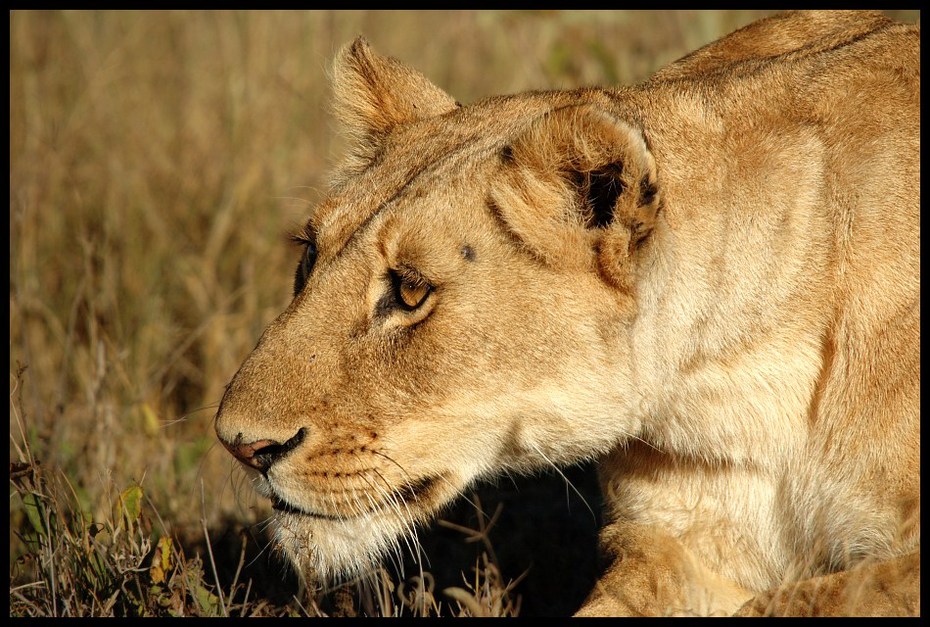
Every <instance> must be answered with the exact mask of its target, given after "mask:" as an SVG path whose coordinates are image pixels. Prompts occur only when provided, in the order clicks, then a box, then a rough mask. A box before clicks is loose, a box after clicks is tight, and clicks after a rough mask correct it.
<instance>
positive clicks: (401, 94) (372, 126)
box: [332, 37, 460, 142]
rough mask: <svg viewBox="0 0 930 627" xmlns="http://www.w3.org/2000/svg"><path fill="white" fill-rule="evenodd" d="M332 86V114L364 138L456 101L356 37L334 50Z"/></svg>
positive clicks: (439, 110)
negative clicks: (336, 52)
mask: <svg viewBox="0 0 930 627" xmlns="http://www.w3.org/2000/svg"><path fill="white" fill-rule="evenodd" d="M332 88H333V109H334V111H335V114H336V116H337V117H338V118H339V119H340V121H341V122H342V123H343V124H344V125H345V127H346V130H347V131H348V132H349V134H350V135H351V136H353V137H354V138H356V139H358V140H367V141H369V142H371V141H373V140H375V141H376V140H378V139H379V138H381V137H383V136H384V135H385V134H387V133H388V132H389V131H390V130H391V129H392V128H394V127H395V126H397V125H399V124H405V123H407V122H413V121H415V120H418V119H423V118H428V117H432V116H435V115H439V114H442V113H445V112H447V111H450V110H452V109H455V108H456V107H458V106H460V105H459V104H458V103H457V102H456V101H455V99H454V98H452V96H450V95H449V94H447V93H446V92H444V91H443V90H442V89H440V88H439V87H436V86H435V85H433V84H432V83H431V82H430V81H429V80H428V79H427V78H426V77H425V76H423V75H422V74H420V73H419V72H417V71H416V70H414V69H412V68H409V67H407V66H406V65H404V64H403V63H401V62H400V61H397V60H396V59H392V58H389V57H382V56H380V55H378V54H376V53H375V52H373V51H372V49H371V47H370V46H369V45H368V42H367V41H366V40H365V39H364V38H362V37H359V38H357V39H356V40H355V41H353V42H352V43H351V44H349V45H347V46H345V47H344V48H343V49H342V50H340V51H339V53H338V54H337V55H336V58H335V61H334V63H333V68H332Z"/></svg>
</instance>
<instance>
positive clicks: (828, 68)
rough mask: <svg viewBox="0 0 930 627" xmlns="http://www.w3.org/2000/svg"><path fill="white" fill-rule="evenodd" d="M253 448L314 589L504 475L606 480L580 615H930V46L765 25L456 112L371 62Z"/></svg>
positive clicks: (319, 211)
mask: <svg viewBox="0 0 930 627" xmlns="http://www.w3.org/2000/svg"><path fill="white" fill-rule="evenodd" d="M332 77H333V79H332V80H333V90H334V94H335V99H334V110H335V113H336V115H337V116H338V117H339V119H340V120H341V122H342V123H343V125H344V127H345V132H346V134H347V136H348V137H349V138H350V140H351V147H350V149H349V152H348V154H347V155H346V157H345V159H344V161H343V162H342V163H341V164H340V165H339V166H338V167H337V168H336V170H335V172H334V173H333V175H332V184H331V186H330V188H329V190H328V192H327V195H326V197H325V199H324V200H323V201H322V202H321V203H320V204H319V205H318V207H317V208H316V210H315V211H314V212H313V213H312V215H310V217H309V219H308V221H307V223H306V225H305V227H304V229H303V231H302V233H301V234H300V239H301V240H303V241H304V242H305V246H306V247H307V248H306V252H305V255H304V259H303V260H302V261H301V266H300V268H299V269H298V272H297V278H296V284H295V297H294V299H293V301H292V302H291V304H290V305H289V306H288V308H287V309H286V310H285V311H284V312H283V313H282V314H281V315H280V316H279V317H278V318H277V320H275V321H274V322H273V323H272V324H271V325H270V326H269V327H268V329H267V330H266V331H265V332H264V334H263V335H262V337H261V340H260V341H259V343H258V346H257V347H256V348H255V350H254V352H253V353H252V354H251V355H250V356H249V357H248V359H247V360H246V361H245V363H244V364H243V365H242V367H241V368H240V369H239V372H238V373H237V374H236V376H235V377H234V378H233V380H232V382H231V383H230V384H229V386H228V388H227V391H226V394H225V396H224V398H223V401H222V404H221V407H220V409H219V412H218V415H217V418H216V432H217V434H218V436H219V438H220V440H221V441H222V442H223V444H224V445H225V446H226V448H227V449H229V451H230V452H231V453H232V454H233V455H234V456H235V457H236V458H238V459H239V460H240V461H241V462H242V463H243V465H245V466H246V467H247V468H248V471H249V472H250V473H252V474H253V475H254V477H255V484H256V486H257V488H258V490H259V492H260V493H261V494H263V495H264V496H266V497H268V498H269V499H271V501H272V503H273V504H274V507H275V510H276V518H275V525H276V529H277V531H276V539H277V543H278V545H279V547H280V549H281V550H282V551H283V552H284V553H285V554H286V555H287V556H288V557H289V558H290V560H291V561H292V563H293V564H295V566H296V567H297V568H298V569H299V570H300V571H301V572H302V573H303V574H304V575H305V576H306V577H308V578H309V579H310V580H312V581H323V580H332V579H339V578H344V577H347V576H350V575H354V574H364V573H365V572H367V571H369V570H370V569H371V568H372V567H373V566H374V565H376V564H378V563H379V562H380V561H381V560H383V559H385V558H387V557H389V556H390V555H391V554H392V552H397V551H405V550H411V551H417V550H418V546H417V538H416V529H417V525H418V524H420V523H423V522H426V521H428V520H431V519H432V518H433V517H435V516H436V515H437V513H439V512H440V511H441V510H442V508H443V507H444V506H446V505H447V504H448V503H449V502H450V501H451V500H452V499H453V498H455V497H456V496H457V495H459V494H461V493H462V492H463V491H464V490H466V489H467V488H468V487H469V486H471V485H472V484H473V483H474V482H475V481H476V480H478V479H480V478H487V477H494V476H499V475H502V474H503V473H506V472H517V473H519V472H530V471H534V470H537V469H541V468H545V467H547V466H550V465H552V464H555V465H565V464H570V463H574V462H577V461H580V460H585V459H592V458H596V459H598V460H600V475H601V482H602V489H603V494H604V498H605V503H606V512H605V516H606V521H607V523H606V524H605V526H604V528H603V530H602V533H601V551H602V556H603V558H604V560H605V565H606V566H605V570H604V574H603V577H602V578H601V579H600V581H599V582H598V583H597V585H596V586H595V588H594V590H592V591H591V594H590V596H589V598H588V600H587V602H586V603H585V604H584V606H583V607H582V608H581V610H580V612H579V613H580V614H581V615H667V614H676V615H692V614H701V615H732V614H743V615H759V614H779V615H911V614H919V613H920V601H919V592H920V558H919V556H920V525H919V518H920V472H919V471H920V424H919V421H920V265H919V264H920V192H919V185H920V29H919V26H913V25H902V24H896V23H894V22H892V21H890V20H888V19H886V18H884V17H882V16H881V15H879V14H873V13H868V12H846V13H843V12H822V13H821V12H817V13H787V14H781V15H777V16H775V17H772V18H769V19H765V20H762V21H759V22H756V23H754V24H752V25H750V26H748V27H746V28H744V29H742V30H739V31H737V32H735V33H733V34H731V35H730V36H728V37H725V38H724V39H721V40H719V41H717V42H715V43H713V44H710V45H709V46H707V47H705V48H702V49H700V50H698V51H696V52H694V53H692V54H691V55H689V56H687V57H685V58H683V59H681V60H679V61H677V62H676V63H673V64H672V65H670V66H669V67H667V68H665V69H663V70H661V71H659V72H658V73H657V74H655V75H654V77H653V78H651V79H649V80H648V81H646V82H645V83H642V84H640V85H637V86H632V87H611V88H603V89H600V88H586V89H578V90H571V91H548V92H527V93H522V94H517V95H512V96H498V97H491V98H487V99H485V100H480V101H478V102H475V103H472V104H468V105H462V104H460V103H458V102H457V101H456V100H455V99H454V98H453V97H452V96H449V95H448V94H446V93H445V92H444V91H443V90H442V89H440V88H439V87H437V86H435V85H433V84H432V83H431V82H429V80H427V79H426V78H425V77H424V76H423V75H421V74H420V73H418V72H417V71H415V70H413V69H411V68H409V67H407V66H405V65H404V64H402V63H400V62H398V61H396V60H393V59H389V58H386V57H382V56H379V55H378V54H376V53H375V52H373V51H372V50H371V49H370V48H369V46H368V45H367V43H366V42H365V41H364V40H361V39H359V40H357V41H355V42H353V43H352V44H350V45H349V46H347V47H346V48H344V49H343V50H342V51H341V52H340V54H339V55H338V57H337V58H336V60H335V64H334V68H333V71H332Z"/></svg>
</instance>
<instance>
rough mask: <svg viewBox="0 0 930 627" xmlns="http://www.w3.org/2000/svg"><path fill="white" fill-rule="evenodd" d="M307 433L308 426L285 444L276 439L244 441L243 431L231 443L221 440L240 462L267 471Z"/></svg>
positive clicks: (301, 440)
mask: <svg viewBox="0 0 930 627" xmlns="http://www.w3.org/2000/svg"><path fill="white" fill-rule="evenodd" d="M306 435H307V429H306V427H302V428H301V429H300V430H298V431H297V433H296V434H294V437H292V438H290V439H289V440H287V441H286V442H284V443H283V444H282V443H280V442H278V441H276V440H256V441H254V442H249V443H243V442H242V434H241V433H240V434H239V435H238V436H236V439H235V440H234V441H233V442H231V443H230V442H226V441H225V440H221V442H223V446H225V447H226V450H228V451H229V452H230V453H232V454H233V457H235V458H236V459H238V460H239V461H240V462H242V463H243V464H245V465H246V466H249V467H250V468H256V469H258V470H260V471H262V472H266V471H267V470H268V469H269V468H271V465H272V464H274V463H275V462H276V461H278V460H279V459H281V458H282V457H284V456H285V455H286V454H287V453H288V452H290V451H291V450H292V449H294V448H296V447H297V446H299V445H300V443H301V442H303V440H304V437H306Z"/></svg>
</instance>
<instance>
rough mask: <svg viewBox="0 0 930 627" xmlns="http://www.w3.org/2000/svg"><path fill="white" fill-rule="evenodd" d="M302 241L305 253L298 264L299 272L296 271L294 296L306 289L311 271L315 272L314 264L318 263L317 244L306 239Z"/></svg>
mask: <svg viewBox="0 0 930 627" xmlns="http://www.w3.org/2000/svg"><path fill="white" fill-rule="evenodd" d="M300 243H301V244H302V245H303V247H304V254H303V255H302V256H301V258H300V263H299V264H297V272H295V273H294V296H297V295H298V294H300V292H301V291H302V290H303V289H304V285H306V283H307V279H308V278H310V273H311V272H313V266H314V264H316V255H317V251H316V245H315V244H314V243H313V242H311V241H306V240H301V241H300Z"/></svg>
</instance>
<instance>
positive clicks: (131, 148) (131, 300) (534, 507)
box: [10, 11, 919, 615]
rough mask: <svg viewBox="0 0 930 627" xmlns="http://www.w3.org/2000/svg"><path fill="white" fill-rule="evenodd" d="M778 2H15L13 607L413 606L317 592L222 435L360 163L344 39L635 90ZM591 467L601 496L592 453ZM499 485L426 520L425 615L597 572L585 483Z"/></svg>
mask: <svg viewBox="0 0 930 627" xmlns="http://www.w3.org/2000/svg"><path fill="white" fill-rule="evenodd" d="M767 13H768V12H765V11H708V12H697V11H682V12H668V11H636V12H633V11H610V12H592V11H370V12H369V11H309V12H189V11H166V12H71V11H68V12H44V11H42V12H39V11H13V12H12V13H11V14H10V458H11V459H10V461H11V466H10V481H11V483H10V547H11V548H10V581H11V584H10V591H11V592H10V594H11V614H31V615H51V614H59V615H62V614H64V615H67V614H70V615H91V614H95V615H100V614H192V613H193V614H224V613H231V614H239V613H244V614H310V615H314V614H317V613H319V612H320V611H327V612H329V613H339V612H343V613H345V612H348V613H351V612H353V611H366V612H372V613H397V612H406V613H410V612H412V611H413V609H411V608H410V606H405V605H404V603H403V596H404V595H405V594H408V593H409V591H410V590H411V589H412V588H411V587H410V585H409V584H408V586H407V587H406V588H397V589H395V590H393V591H392V590H391V588H390V584H385V586H386V587H384V588H382V589H380V590H379V591H375V592H371V591H368V592H364V591H363V592H362V593H360V594H358V593H355V592H352V593H351V594H349V593H348V592H346V591H345V590H344V591H342V593H339V592H337V593H336V594H335V595H329V597H330V598H329V599H328V600H327V598H325V595H324V597H320V596H317V595H312V594H310V595H308V594H305V593H304V592H303V591H302V590H300V588H299V586H298V584H297V582H296V580H295V578H294V577H293V576H290V575H288V574H287V573H286V569H285V568H284V567H283V566H282V564H281V563H280V562H279V558H278V557H277V556H276V555H275V554H274V553H273V551H272V550H271V549H270V548H269V547H268V546H267V545H268V538H267V537H266V536H265V535H264V533H265V525H264V524H263V521H265V520H266V519H267V517H268V515H269V513H270V509H269V507H268V504H267V503H265V502H263V501H262V500H261V499H257V498H256V497H255V496H254V495H253V494H251V491H250V489H249V487H248V485H243V483H245V482H244V481H243V476H242V474H241V473H239V472H238V470H237V469H235V468H234V463H233V461H232V459H231V457H230V456H229V455H228V454H227V453H226V452H225V451H224V450H222V447H219V446H218V445H217V443H216V441H215V437H214V434H213V429H212V418H213V414H214V411H215V409H216V406H217V403H218V401H219V399H220V396H221V394H222V391H223V386H224V385H225V384H226V382H227V381H228V380H229V379H230V377H231V376H232V374H233V373H234V372H235V371H236V369H237V367H238V366H239V364H240V362H241V361H242V360H243V359H244V357H245V356H246V355H247V354H248V352H249V351H250V350H251V349H252V347H253V346H254V344H255V342H256V340H257V339H258V337H259V335H260V333H261V331H262V329H263V328H264V326H265V325H266V324H267V323H268V322H270V321H271V320H272V319H273V318H274V317H275V316H276V315H277V314H278V313H279V312H280V311H281V310H282V309H283V308H284V307H285V306H286V304H287V302H288V300H289V298H290V294H291V280H292V276H293V268H294V266H295V264H296V263H297V254H298V251H297V250H296V249H294V248H293V247H291V246H289V245H288V244H287V243H286V236H287V234H288V232H289V231H290V230H292V229H293V228H294V227H295V226H297V225H298V224H299V223H300V222H301V220H302V219H303V217H304V216H305V215H306V213H307V211H308V207H309V206H311V205H312V204H313V203H314V202H315V200H316V199H317V198H319V195H320V190H321V189H324V188H325V185H326V178H325V177H326V171H327V165H328V164H329V163H330V162H331V161H332V160H333V159H334V158H335V157H337V156H338V154H339V150H340V140H339V137H338V134H337V133H336V129H335V125H334V123H333V121H332V118H331V117H330V115H329V114H328V112H327V99H328V95H329V90H328V84H327V81H326V70H327V66H328V64H329V62H330V59H331V58H332V55H333V53H334V52H335V51H336V50H337V49H338V48H339V47H340V46H341V45H343V44H345V43H347V42H348V41H350V40H351V39H353V38H354V37H355V36H357V35H359V34H363V35H365V36H366V37H367V38H368V39H369V40H370V42H371V43H372V45H373V46H374V48H375V49H376V50H377V51H379V52H382V53H384V54H389V55H391V56H395V57H397V58H399V59H401V60H403V61H405V62H407V63H409V64H410V65H412V66H414V67H416V68H418V69H419V70H421V71H422V72H423V73H424V74H426V75H427V76H428V77H430V78H431V79H432V80H433V81H434V82H435V83H437V84H438V85H440V86H441V87H443V88H445V89H446V90H447V91H448V92H449V93H451V94H452V95H454V96H455V97H456V98H457V99H459V100H460V101H461V102H463V103H467V102H469V101H472V100H475V99H478V98H480V97H483V96H487V95H492V94H497V93H511V92H517V91H521V90H526V89H542V88H570V87H576V86H580V85H592V84H619V83H630V82H636V81H639V80H642V79H644V78H646V77H647V76H648V75H649V74H650V73H651V72H652V71H654V70H655V69H658V68H659V67H661V66H662V65H664V64H666V63H668V62H671V61H673V60H675V59H676V58H678V57H680V56H682V55H684V54H686V53H687V52H689V51H691V50H693V49H695V48H697V47H699V46H701V45H704V44H706V43H708V42H710V41H712V40H713V39H716V38H717V37H719V36H721V35H723V34H725V33H727V32H729V31H731V30H733V29H736V28H738V27H740V26H743V25H745V24H747V23H749V22H750V21H752V20H754V19H756V18H759V17H762V16H763V15H766V14H767ZM890 13H892V16H893V17H896V18H898V19H901V20H903V21H911V22H913V21H917V20H918V19H919V12H917V11H898V12H890ZM569 473H570V479H571V480H572V481H573V482H574V483H575V484H576V485H577V486H578V487H579V489H580V490H581V491H582V492H583V493H584V494H585V498H586V500H587V501H588V502H590V503H591V505H592V507H593V508H595V509H596V507H597V498H598V497H597V493H596V486H595V483H594V480H593V475H592V470H591V467H590V466H588V467H580V468H576V469H572V470H570V471H569ZM566 493H568V494H569V495H570V496H567V497H566V496H565V495H566ZM479 498H481V499H482V502H483V503H484V507H483V510H484V512H486V514H482V513H481V512H478V511H476V509H475V508H474V506H472V505H468V504H462V505H459V506H458V507H456V508H453V510H452V511H450V513H449V515H448V517H447V518H448V521H447V522H446V523H444V524H441V525H440V524H437V525H436V526H434V529H433V530H432V531H431V532H430V533H429V534H427V536H426V540H425V541H424V543H425V545H426V546H427V549H428V553H429V557H430V564H429V565H427V568H428V569H430V570H432V571H434V572H435V573H436V575H435V577H428V578H427V579H428V581H429V582H430V583H431V585H432V586H433V588H434V590H435V597H430V596H429V594H426V595H425V596H423V597H422V599H426V601H423V603H425V604H426V605H429V606H430V607H425V606H424V605H423V604H422V603H421V607H420V610H419V611H423V612H432V613H435V612H436V611H437V610H438V611H439V612H440V613H443V614H456V613H480V612H487V611H490V612H497V613H504V614H507V613H510V614H513V613H522V614H524V615H526V614H539V613H569V612H571V611H572V610H573V609H574V607H577V604H578V603H580V601H581V600H582V598H583V597H584V594H585V591H586V590H587V588H588V587H589V586H590V583H591V580H592V578H593V576H594V573H595V571H596V565H595V564H594V563H593V561H592V559H591V554H592V553H593V547H594V542H595V533H596V526H597V519H596V516H593V515H592V514H591V513H590V512H588V510H587V508H586V507H585V504H584V503H583V502H582V501H581V499H580V498H579V497H578V496H575V495H574V493H573V492H572V491H571V490H567V489H566V486H565V484H564V481H563V480H562V479H561V478H560V477H557V476H556V477H552V476H550V477H543V478H541V479H532V480H514V481H511V480H508V481H506V482H502V483H501V485H499V486H497V487H494V486H485V487H483V488H481V489H480V490H479ZM540 503H543V505H540ZM500 505H503V508H502V510H501V514H500V516H499V518H498V519H496V520H495V524H494V525H493V528H492V529H491V530H490V532H488V533H486V534H482V533H481V532H480V527H481V526H482V525H487V524H488V523H489V522H490V519H491V517H492V515H493V513H494V512H495V511H496V510H497V508H498V506H500ZM540 507H548V509H539V508H540ZM455 525H459V526H460V527H466V528H471V529H478V531H477V532H473V533H465V532H463V530H462V529H461V528H459V527H456V526H455ZM528 528H533V529H534V530H536V531H538V533H535V535H533V533H532V532H531V531H530V530H528ZM579 545H582V546H580V552H579V550H575V552H574V553H573V552H572V551H571V550H570V549H571V548H572V547H578V546H579ZM243 547H245V548H243ZM243 551H245V552H244V553H243ZM483 556H486V557H487V558H488V561H487V562H484V561H482V560H484V559H485V557H483ZM476 565H477V568H475V567H476ZM411 572H415V570H414V571H411ZM440 572H445V573H447V574H445V575H442V576H441V575H440V574H439V573H440ZM448 573H452V575H449V574H448ZM524 573H526V576H525V577H523V578H522V579H521V576H522V575H523V574H524ZM391 574H392V575H394V573H391ZM408 574H409V573H408ZM463 574H464V579H463ZM450 576H451V577H452V578H451V580H450V579H449V577H450ZM441 577H445V579H442V580H441V581H440V579H441ZM476 578H477V579H476ZM495 578H496V579H495ZM395 579H398V578H397V577H396V576H395ZM518 579H519V581H517V582H516V584H515V585H514V586H512V587H510V588H508V587H507V584H508V583H509V582H513V581H514V580H518ZM434 580H435V583H432V582H434ZM398 581H399V580H398ZM469 582H470V583H469ZM449 585H452V586H459V587H461V588H462V589H466V590H467V591H468V593H469V594H470V595H471V597H469V598H464V597H463V596H462V592H461V590H460V591H459V592H453V593H452V595H451V596H449V595H443V594H441V593H440V591H441V590H442V589H443V588H444V587H447V586H449ZM495 586H496V587H495ZM405 590H406V592H405ZM340 594H343V596H342V597H340V596H339V595H340ZM347 594H349V596H348V597H346V596H345V595H347ZM482 594H483V595H484V597H482ZM456 595H458V596H456ZM495 595H497V596H495ZM466 596H467V595H466ZM346 599H348V600H346ZM422 599H421V601H422ZM463 599H464V600H463ZM474 599H479V600H481V601H482V602H486V605H487V607H484V608H482V607H477V606H472V605H469V604H470V603H472V601H473V600H474ZM495 599H496V600H495ZM318 603H319V604H320V605H318ZM327 604H328V605H327ZM495 604H496V605H495ZM359 605H361V608H360V609H359ZM327 608H329V609H327ZM488 608H490V609H488Z"/></svg>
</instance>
